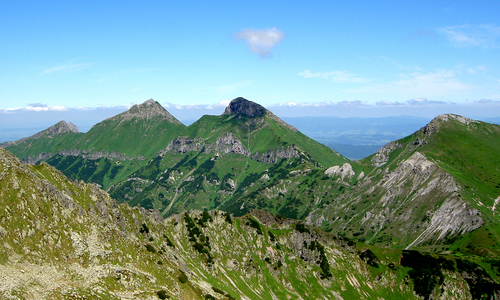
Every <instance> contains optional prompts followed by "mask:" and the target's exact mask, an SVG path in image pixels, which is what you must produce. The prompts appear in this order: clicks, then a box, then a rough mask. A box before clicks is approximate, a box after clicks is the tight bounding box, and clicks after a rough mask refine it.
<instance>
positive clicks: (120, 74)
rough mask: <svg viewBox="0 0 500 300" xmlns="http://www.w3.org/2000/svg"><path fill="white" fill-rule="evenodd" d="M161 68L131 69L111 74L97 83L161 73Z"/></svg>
mask: <svg viewBox="0 0 500 300" xmlns="http://www.w3.org/2000/svg"><path fill="white" fill-rule="evenodd" d="M159 70H160V69H159V68H143V69H129V70H121V71H117V72H113V73H109V74H107V75H106V76H104V77H102V78H101V79H99V80H97V82H104V81H109V80H115V79H120V78H123V77H126V76H129V75H133V74H137V73H146V72H152V71H159Z"/></svg>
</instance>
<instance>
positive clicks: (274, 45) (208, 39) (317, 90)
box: [0, 0, 500, 125]
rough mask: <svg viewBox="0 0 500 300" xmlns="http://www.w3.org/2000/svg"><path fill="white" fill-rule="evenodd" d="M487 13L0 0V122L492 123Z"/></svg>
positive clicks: (496, 36) (499, 99) (480, 5)
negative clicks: (109, 117)
mask: <svg viewBox="0 0 500 300" xmlns="http://www.w3.org/2000/svg"><path fill="white" fill-rule="evenodd" d="M498 12H500V2H498V1H475V2H473V1H308V2H306V1H256V0H254V1H143V2H138V1H2V9H0V20H2V21H1V22H0V40H1V41H2V42H1V44H2V46H1V47H0V66H1V68H0V117H1V116H2V115H4V116H5V114H10V116H9V118H8V119H9V120H11V119H12V120H16V116H18V118H19V119H20V120H23V118H24V119H25V118H26V114H23V112H30V113H33V112H38V113H39V114H40V115H39V117H40V118H49V117H51V116H53V115H54V114H49V112H60V113H64V112H67V113H68V116H71V114H70V113H75V111H76V112H78V111H80V110H81V111H85V112H87V113H88V112H89V111H92V110H93V109H96V108H99V109H101V110H102V109H109V111H110V112H115V111H116V110H117V109H118V110H120V109H126V108H127V107H129V106H130V105H132V104H135V103H141V102H143V101H145V100H147V99H149V98H153V99H155V100H157V101H158V102H160V103H161V104H163V105H164V106H165V107H166V108H167V109H169V107H170V108H172V109H173V108H174V107H177V108H176V109H177V110H182V109H187V108H191V110H192V111H193V110H196V109H197V110H196V111H197V113H198V114H199V115H201V114H203V113H206V112H211V111H212V112H215V113H220V112H222V111H223V107H224V106H225V105H226V104H227V103H228V101H229V100H231V99H233V98H236V97H238V96H243V97H245V98H247V99H249V100H252V101H255V102H257V103H260V104H262V105H264V106H266V107H268V108H269V109H271V110H273V109H275V110H276V111H279V112H282V113H283V114H288V115H304V114H308V115H316V114H321V115H336V116H356V115H359V116H382V115H401V114H406V115H421V116H423V115H426V116H427V115H437V114H439V113H445V112H456V113H460V114H464V115H467V116H469V117H477V116H488V117H492V116H499V112H500V23H499V21H498V20H499V18H498ZM16 114H17V115H16ZM55 115H57V117H59V116H60V115H61V114H55ZM194 115H196V113H195V114H194ZM278 115H279V114H278ZM30 116H31V115H30ZM4 118H5V117H4ZM30 118H31V117H30ZM33 118H34V119H36V118H37V117H33ZM185 118H188V117H185ZM189 118H192V117H189ZM180 119H181V118H180ZM5 120H7V119H5ZM57 121H58V120H54V123H55V122H57ZM68 121H72V120H71V119H69V120H68ZM75 123H77V122H75ZM77 125H78V124H77Z"/></svg>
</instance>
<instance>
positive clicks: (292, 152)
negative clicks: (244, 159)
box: [251, 146, 300, 164]
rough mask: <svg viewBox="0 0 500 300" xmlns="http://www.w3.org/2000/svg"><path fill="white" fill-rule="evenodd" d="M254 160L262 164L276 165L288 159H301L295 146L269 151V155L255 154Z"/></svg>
mask: <svg viewBox="0 0 500 300" xmlns="http://www.w3.org/2000/svg"><path fill="white" fill-rule="evenodd" d="M251 157H252V159H254V160H256V161H258V162H262V163H265V164H275V163H277V162H278V161H280V160H281V159H288V158H299V157H300V155H299V151H297V149H295V147H293V146H288V147H286V148H285V147H283V146H282V147H278V148H276V149H269V150H268V151H267V153H262V154H259V153H258V152H257V153H255V154H253V155H252V156H251Z"/></svg>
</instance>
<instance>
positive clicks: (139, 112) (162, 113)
mask: <svg viewBox="0 0 500 300" xmlns="http://www.w3.org/2000/svg"><path fill="white" fill-rule="evenodd" d="M133 118H136V119H146V120H149V119H153V118H160V119H164V120H168V121H170V122H171V123H176V124H180V122H179V121H178V120H177V119H176V118H174V116H172V115H171V114H170V113H169V112H168V111H167V110H166V109H165V108H163V106H161V105H160V103H158V102H156V101H155V100H153V99H149V100H147V101H145V102H144V103H142V104H135V105H133V106H132V107H131V108H130V109H129V110H127V111H126V112H123V113H121V114H119V115H116V116H115V117H112V118H111V119H121V120H122V121H126V120H131V119H133Z"/></svg>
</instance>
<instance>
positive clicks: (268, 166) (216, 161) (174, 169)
mask: <svg viewBox="0 0 500 300" xmlns="http://www.w3.org/2000/svg"><path fill="white" fill-rule="evenodd" d="M346 161H348V160H347V159H346V158H345V157H343V156H341V155H340V154H338V153H337V152H335V151H333V150H332V149H330V148H328V147H326V146H324V145H322V144H319V143H318V142H315V141H313V140H312V139H310V138H308V137H306V136H304V135H303V134H301V133H300V132H298V131H297V130H296V129H295V128H294V127H292V126H290V125H288V124H286V123H284V122H283V121H281V120H280V119H279V118H278V117H276V116H275V115H273V114H272V113H271V112H269V111H267V110H266V109H265V108H263V107H262V106H260V105H258V104H256V103H254V102H251V101H248V100H246V99H243V98H237V99H235V100H233V101H232V102H231V103H230V105H229V106H228V109H227V110H226V112H225V113H224V114H223V115H221V116H203V117H202V118H200V119H199V120H198V121H197V122H195V123H193V124H191V125H190V126H188V127H187V128H186V129H185V130H184V131H182V132H180V133H179V136H178V137H176V138H174V139H173V140H172V142H170V143H169V144H168V146H167V147H166V148H165V149H164V150H162V151H161V152H160V154H159V155H158V156H156V157H155V158H153V159H151V160H150V161H149V162H148V163H147V164H145V165H144V166H142V167H141V168H140V169H139V170H138V171H137V172H134V173H133V174H131V175H130V176H129V179H127V180H126V181H123V182H121V183H119V184H117V185H114V186H112V187H111V188H110V189H109V191H110V193H111V195H112V196H113V197H115V198H116V199H119V201H125V202H127V203H129V204H131V205H140V206H142V207H146V208H156V209H159V210H160V211H162V213H163V215H165V216H168V215H171V214H175V213H181V212H183V211H185V210H190V209H225V210H228V211H231V212H232V213H235V214H236V215H242V214H244V213H246V212H248V211H249V208H241V209H239V210H232V209H231V208H230V207H232V206H235V205H238V207H240V205H241V201H243V200H242V199H245V197H246V195H247V194H248V192H249V191H251V190H254V189H256V188H258V187H261V186H262V185H263V184H265V185H268V184H273V183H274V182H278V181H280V180H281V179H282V178H283V176H286V174H288V173H290V172H292V171H294V170H302V169H308V170H313V169H314V170H323V169H324V168H325V167H326V166H329V165H331V164H339V163H344V162H346ZM280 205H281V204H280ZM280 205H278V206H276V207H275V208H276V209H271V210H269V209H268V210H269V211H271V212H273V213H279V206H280ZM255 208H264V207H263V206H258V207H255ZM284 215H286V216H290V217H298V216H297V215H290V214H284Z"/></svg>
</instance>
